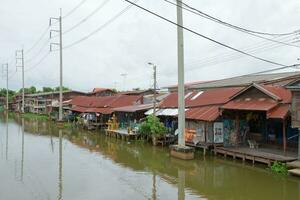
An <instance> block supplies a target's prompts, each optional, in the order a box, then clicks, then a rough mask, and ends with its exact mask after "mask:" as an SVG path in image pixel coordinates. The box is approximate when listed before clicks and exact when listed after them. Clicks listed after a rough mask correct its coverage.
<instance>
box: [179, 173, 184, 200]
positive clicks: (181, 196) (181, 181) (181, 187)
mask: <svg viewBox="0 0 300 200" xmlns="http://www.w3.org/2000/svg"><path fill="white" fill-rule="evenodd" d="M184 190H185V171H184V170H181V169H178V200H185V192H184Z"/></svg>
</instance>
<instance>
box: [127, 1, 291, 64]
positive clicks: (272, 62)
mask: <svg viewBox="0 0 300 200" xmlns="http://www.w3.org/2000/svg"><path fill="white" fill-rule="evenodd" d="M124 1H126V2H128V3H130V4H131V5H134V6H136V7H138V8H140V9H142V10H144V11H146V12H148V13H150V14H152V15H154V16H156V17H158V18H160V19H163V20H164V21H167V22H169V23H171V24H173V25H176V26H179V27H181V28H182V29H184V30H186V31H189V32H191V33H193V34H195V35H198V36H200V37H202V38H204V39H206V40H209V41H211V42H214V43H216V44H218V45H221V46H223V47H226V48H228V49H231V50H233V51H236V52H239V53H241V54H244V55H247V56H249V57H252V58H255V59H257V60H260V61H264V62H267V63H270V64H273V65H278V66H287V65H284V64H280V63H277V62H274V61H270V60H267V59H264V58H260V57H258V56H255V55H252V54H249V53H247V52H244V51H242V50H239V49H236V48H234V47H231V46H229V45H227V44H224V43H221V42H218V41H216V40H214V39H212V38H209V37H207V36H205V35H203V34H201V33H198V32H196V31H194V30H192V29H190V28H187V27H185V26H181V25H179V24H177V23H175V22H173V21H171V20H169V19H167V18H165V17H163V16H161V15H159V14H157V13H155V12H152V11H150V10H148V9H146V8H144V7H142V6H140V5H138V4H136V3H134V2H131V1H129V0H124Z"/></svg>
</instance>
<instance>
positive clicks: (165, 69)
mask: <svg viewBox="0 0 300 200" xmlns="http://www.w3.org/2000/svg"><path fill="white" fill-rule="evenodd" d="M170 1H174V0H170ZM137 3H138V4H139V5H141V6H143V7H145V8H147V9H149V10H151V11H154V12H156V13H158V14H160V15H162V16H164V17H166V18H168V19H170V20H173V21H176V7H175V6H174V5H171V4H169V3H167V2H165V1H164V0H139V1H138V2H137ZM184 3H186V4H188V5H190V6H192V7H194V8H197V9H198V10H201V11H202V12H205V13H207V14H210V15H212V16H214V17H217V18H219V19H222V20H223V21H226V22H229V23H231V24H234V25H237V26H240V27H243V28H247V29H250V30H254V31H260V32H267V33H289V32H293V31H296V30H299V29H300V24H299V19H300V1H299V0H287V1H282V0H243V1H238V0H222V1H220V0H201V1H199V0H184ZM78 5H80V6H79V7H77V9H75V10H74V8H75V7H76V6H78ZM128 5H129V4H128V3H127V2H125V1H124V0H1V6H0V64H4V63H9V77H10V79H9V88H10V89H14V90H16V89H19V88H20V87H21V86H22V79H21V77H22V75H21V69H20V68H18V69H17V70H16V61H15V51H16V50H19V49H22V47H23V48H24V52H25V54H24V59H25V87H29V86H32V85H34V86H36V87H37V88H41V87H43V86H48V87H56V86H58V85H59V54H58V51H54V52H51V53H49V49H50V47H49V30H50V29H52V30H55V29H57V28H58V27H57V24H54V25H53V26H51V27H50V28H49V29H48V30H47V28H48V27H49V18H50V17H58V16H59V8H62V16H65V14H68V13H70V11H72V10H73V12H71V14H69V15H67V16H66V17H63V19H62V26H63V28H62V30H63V32H64V31H66V30H69V29H70V28H71V27H73V26H74V25H76V24H78V23H79V22H81V24H80V25H78V26H76V27H75V28H74V29H72V30H71V31H69V32H66V33H64V34H63V38H62V39H63V47H67V46H68V45H70V44H72V43H74V42H76V41H78V40H80V39H82V38H86V36H87V35H89V34H90V33H92V32H93V31H95V30H96V29H98V28H99V27H100V28H101V27H102V28H101V30H100V31H98V32H97V33H96V34H93V35H92V36H91V37H89V38H87V39H85V40H84V41H82V42H79V43H77V44H76V45H74V46H72V47H69V48H65V49H64V50H63V81H64V86H66V87H69V88H72V89H74V90H82V91H91V90H92V89H93V88H95V87H104V88H114V87H116V88H117V89H118V90H129V89H132V88H149V87H152V86H153V84H152V83H153V76H152V73H153V69H152V67H151V66H149V65H148V63H149V62H152V63H154V64H155V65H156V66H157V82H158V86H159V87H160V88H161V87H165V86H168V85H174V84H177V27H176V26H174V25H172V24H169V23H167V22H165V21H163V20H161V19H159V18H157V17H155V16H152V15H150V14H148V13H146V12H144V11H142V10H141V9H139V8H136V7H131V8H130V9H129V10H127V11H126V12H125V13H123V14H122V15H121V16H119V17H118V18H116V19H115V20H114V21H112V22H111V23H109V24H108V25H106V26H104V27H103V25H104V24H106V23H107V22H108V21H110V20H111V19H112V18H113V17H114V16H116V15H117V14H118V13H119V12H121V11H122V10H123V9H124V8H125V7H126V6H128ZM97 8H99V9H98V10H97V12H96V11H95V9H97ZM87 16H90V17H89V18H88V19H87V20H85V18H86V17H87ZM183 22H184V26H186V27H188V28H190V29H192V30H194V31H196V32H198V33H201V34H203V35H205V36H207V37H210V38H212V39H214V40H217V41H219V42H222V43H224V44H226V45H230V46H232V47H234V48H237V49H240V50H244V51H246V52H248V53H252V54H253V55H255V56H258V57H261V58H264V59H268V60H271V61H274V62H278V63H281V64H284V65H292V64H296V63H299V61H298V60H297V59H298V58H300V48H298V47H293V46H287V45H282V44H278V43H274V42H271V41H268V40H265V39H261V38H257V37H254V36H251V35H249V34H246V33H243V32H239V31H237V30H234V29H231V28H228V27H225V26H223V25H221V24H218V23H215V22H212V21H209V20H207V19H205V18H202V17H200V16H198V15H195V14H193V13H190V12H188V11H184V12H183ZM45 30H46V31H45ZM43 33H45V34H44V36H43V37H42V38H41V40H39V38H40V37H41V36H42V35H43ZM54 34H55V33H53V35H54ZM262 36H264V35H262ZM264 37H268V38H270V39H272V40H279V41H282V42H286V43H291V44H293V45H298V46H300V42H298V41H300V34H299V33H295V34H292V35H288V36H264ZM37 41H39V43H36V42H37ZM51 42H53V43H57V42H58V37H54V38H52V39H51ZM34 44H36V45H35V46H34V48H33V49H31V47H32V46H33V45H34ZM53 48H57V47H56V46H53ZM30 49H31V50H30ZM46 55H47V57H45V56H46ZM43 58H44V59H43ZM184 62H185V82H193V81H205V80H216V79H221V78H227V77H232V76H237V75H243V74H247V73H253V72H258V71H263V70H267V69H272V68H276V67H278V66H276V65H273V64H270V63H265V62H263V61H259V60H256V59H254V58H251V57H248V56H244V55H242V54H240V53H238V52H234V51H232V50H230V49H227V48H224V47H222V46H220V45H218V44H215V43H213V42H211V41H208V40H206V39H204V38H202V37H199V36H197V35H195V34H192V33H190V32H187V31H184ZM290 70H295V69H290ZM1 72H2V74H1V75H2V76H1V80H0V88H4V87H6V79H5V78H4V75H5V73H4V72H3V71H1ZM121 74H126V76H121Z"/></svg>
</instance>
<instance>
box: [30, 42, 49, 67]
mask: <svg viewBox="0 0 300 200" xmlns="http://www.w3.org/2000/svg"><path fill="white" fill-rule="evenodd" d="M49 41H50V39H47V40H46V41H45V42H44V44H43V46H42V47H41V48H40V49H39V50H38V52H37V53H36V54H35V55H34V56H31V58H29V59H27V60H25V63H30V62H32V61H33V60H35V59H36V58H37V56H39V55H40V54H41V53H42V52H43V50H44V49H45V47H47V46H48V44H49Z"/></svg>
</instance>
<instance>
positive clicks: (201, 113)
mask: <svg viewBox="0 0 300 200" xmlns="http://www.w3.org/2000/svg"><path fill="white" fill-rule="evenodd" d="M185 117H186V119H193V120H200V121H215V120H216V119H217V118H218V117H219V106H203V107H196V108H190V109H189V110H187V111H186V112H185Z"/></svg>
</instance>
